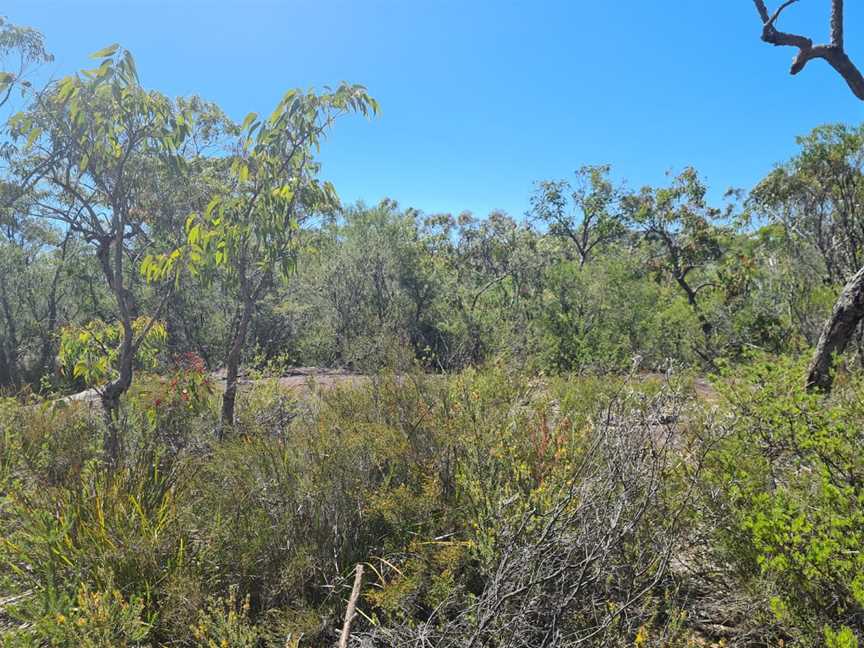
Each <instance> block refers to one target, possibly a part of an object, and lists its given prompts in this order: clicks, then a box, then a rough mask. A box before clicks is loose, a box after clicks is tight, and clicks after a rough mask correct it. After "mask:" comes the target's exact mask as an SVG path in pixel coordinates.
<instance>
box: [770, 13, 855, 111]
mask: <svg viewBox="0 0 864 648" xmlns="http://www.w3.org/2000/svg"><path fill="white" fill-rule="evenodd" d="M795 2H797V0H786V1H785V2H784V3H783V4H781V5H780V7H779V8H778V9H777V11H775V12H774V14H773V15H772V14H769V13H768V8H767V7H766V5H765V2H764V0H753V3H754V4H755V6H756V11H757V12H758V13H759V17H760V19H761V20H762V40H763V41H765V42H766V43H770V44H771V45H775V46H790V47H797V48H798V54H797V55H796V56H795V58H794V59H793V61H792V67H791V68H790V69H789V72H790V73H791V74H798V73H799V72H800V71H801V70H803V69H804V67H805V66H806V65H807V63H809V62H810V61H811V60H813V59H817V58H821V59H823V60H825V61H827V62H828V64H829V65H830V66H831V67H833V68H834V70H835V71H836V72H837V73H838V74H839V75H840V76H841V77H843V79H844V80H845V81H846V83H847V85H848V86H849V89H850V90H851V91H852V94H854V95H855V96H856V97H858V98H859V99H861V100H862V101H864V75H862V74H861V71H860V70H859V69H858V68H857V67H856V66H855V64H854V63H853V62H852V60H851V59H850V58H849V56H848V55H847V54H846V51H845V50H844V48H843V0H832V2H831V43H830V44H827V45H814V44H813V41H812V40H811V39H809V38H807V37H806V36H801V35H799V34H789V33H787V32H782V31H779V30H778V29H777V28H776V27H775V23H776V21H777V19H778V18H779V17H780V14H781V13H782V12H783V11H784V10H785V9H786V8H787V7H789V6H790V5H792V4H794V3H795Z"/></svg>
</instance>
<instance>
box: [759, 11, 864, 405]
mask: <svg viewBox="0 0 864 648" xmlns="http://www.w3.org/2000/svg"><path fill="white" fill-rule="evenodd" d="M795 2H797V0H786V1H785V2H783V4H781V5H780V7H779V8H778V9H777V10H776V11H775V12H774V13H773V14H769V13H768V8H767V7H766V6H765V2H764V0H753V3H754V4H755V5H756V11H757V12H758V13H759V18H760V19H761V20H762V40H763V41H765V42H766V43H770V44H771V45H776V46H790V47H797V48H798V54H797V55H796V56H795V58H794V59H793V61H792V67H791V68H790V70H789V72H790V74H798V73H799V72H801V70H803V69H804V67H805V66H806V65H807V63H809V62H810V61H811V60H813V59H816V58H821V59H823V60H825V61H826V62H828V64H829V65H831V67H833V68H834V70H835V71H836V72H837V73H838V74H839V75H840V76H841V77H842V78H843V80H844V81H846V84H847V85H848V86H849V89H850V90H851V91H852V94H854V95H855V96H856V97H858V99H861V100H862V101H864V75H862V74H861V72H860V70H858V68H857V67H856V66H855V64H854V63H853V62H852V60H851V59H850V58H849V56H848V55H847V54H846V50H845V48H844V33H843V0H831V24H830V28H831V42H830V43H828V44H825V45H814V44H813V41H812V40H811V39H809V38H807V37H805V36H800V35H798V34H789V33H786V32H782V31H779V30H778V29H777V28H776V26H775V24H776V22H777V19H778V18H779V17H780V14H781V13H783V11H784V10H785V9H786V8H787V7H789V6H790V5H792V4H794V3H795ZM862 318H864V268H862V269H861V270H859V271H858V272H856V273H855V275H854V276H853V277H852V278H851V279H850V280H849V282H848V283H847V284H846V286H844V288H843V290H842V292H841V293H840V296H839V297H838V298H837V302H836V303H835V304H834V309H833V310H832V312H831V317H830V318H829V319H828V321H827V322H826V323H825V326H824V327H823V329H822V334H821V335H820V336H819V342H818V343H817V344H816V351H815V352H814V353H813V359H812V360H811V361H810V368H809V370H808V372H807V383H806V384H807V388H808V389H811V390H820V391H825V392H828V391H830V390H831V386H832V384H833V381H834V377H833V373H832V370H833V363H834V357H835V355H836V354H837V353H842V351H843V350H844V349H845V348H846V346H847V345H848V344H849V340H851V339H852V336H853V335H854V334H855V330H856V328H857V327H858V324H859V323H860V322H861V320H862Z"/></svg>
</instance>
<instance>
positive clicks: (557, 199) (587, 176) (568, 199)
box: [531, 165, 626, 267]
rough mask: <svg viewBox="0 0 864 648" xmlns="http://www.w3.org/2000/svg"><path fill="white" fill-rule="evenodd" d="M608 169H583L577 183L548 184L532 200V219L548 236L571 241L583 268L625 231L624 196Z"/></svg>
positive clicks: (554, 181) (538, 186)
mask: <svg viewBox="0 0 864 648" xmlns="http://www.w3.org/2000/svg"><path fill="white" fill-rule="evenodd" d="M609 171H610V167H609V166H608V165H593V166H583V167H580V168H579V169H578V170H577V171H576V173H575V174H574V176H575V178H574V181H572V182H571V181H569V180H545V181H542V182H539V183H537V189H536V190H535V192H534V194H533V195H532V196H531V215H532V216H533V217H534V218H535V219H537V220H539V221H541V222H542V223H544V224H545V225H546V226H547V227H548V228H549V233H550V234H552V235H553V236H558V237H561V238H564V239H566V240H568V241H569V242H570V243H571V244H572V245H573V247H575V249H576V253H577V254H578V258H579V266H580V267H582V266H584V265H585V264H586V263H587V262H588V260H589V258H590V257H591V255H592V253H593V252H594V251H595V249H597V248H601V247H603V246H604V245H607V244H609V243H612V242H613V241H615V240H616V239H619V238H620V237H621V236H622V235H623V234H624V233H625V231H626V228H625V227H624V223H623V215H622V213H621V209H620V197H621V192H620V190H619V189H617V188H616V187H615V186H613V184H612V182H611V181H610V180H609Z"/></svg>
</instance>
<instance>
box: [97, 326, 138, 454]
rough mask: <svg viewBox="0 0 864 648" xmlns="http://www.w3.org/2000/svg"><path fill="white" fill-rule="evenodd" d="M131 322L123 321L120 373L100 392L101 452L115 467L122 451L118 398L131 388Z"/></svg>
mask: <svg viewBox="0 0 864 648" xmlns="http://www.w3.org/2000/svg"><path fill="white" fill-rule="evenodd" d="M133 335H134V333H133V331H132V321H131V319H129V318H128V317H126V318H124V320H123V341H122V342H121V344H120V367H119V369H120V371H119V375H118V376H117V379H116V380H112V381H111V382H109V383H108V384H107V385H105V387H104V389H103V390H102V397H101V401H102V416H103V419H104V421H105V427H106V433H105V439H104V443H103V450H104V452H105V458H106V460H107V461H108V465H109V466H111V467H112V468H114V467H117V465H119V462H120V456H121V452H122V449H123V440H122V438H121V435H120V398H121V397H122V396H123V394H125V393H126V391H127V390H128V389H129V387H131V386H132V373H133V361H134V359H135V347H134V346H133Z"/></svg>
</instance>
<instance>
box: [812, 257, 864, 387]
mask: <svg viewBox="0 0 864 648" xmlns="http://www.w3.org/2000/svg"><path fill="white" fill-rule="evenodd" d="M862 318H864V268H861V269H860V270H859V271H858V272H856V273H855V274H854V275H853V276H852V278H851V279H850V280H849V281H848V283H847V284H846V286H844V288H843V290H842V291H841V292H840V296H839V297H838V298H837V301H836V303H835V304H834V310H833V311H832V312H831V317H830V318H828V321H827V322H825V326H824V327H823V328H822V334H821V335H820V336H819V342H818V343H817V344H816V351H815V352H814V353H813V359H812V360H811V361H810V368H809V369H808V371H807V389H809V390H811V391H823V392H830V391H831V386H832V384H833V382H834V376H833V373H832V370H833V368H834V355H835V354H837V353H842V352H843V350H844V349H845V348H846V345H848V344H849V340H851V339H852V336H853V335H854V334H855V328H856V327H857V326H858V323H859V322H860V321H861V319H862Z"/></svg>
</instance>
